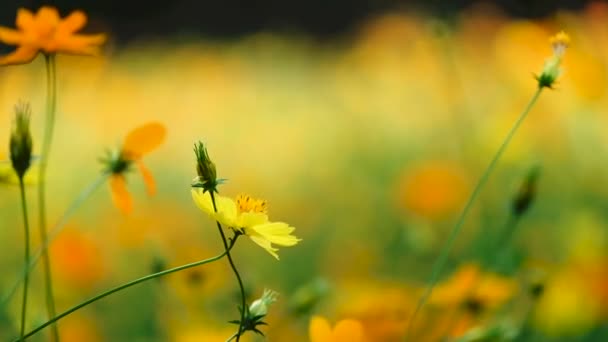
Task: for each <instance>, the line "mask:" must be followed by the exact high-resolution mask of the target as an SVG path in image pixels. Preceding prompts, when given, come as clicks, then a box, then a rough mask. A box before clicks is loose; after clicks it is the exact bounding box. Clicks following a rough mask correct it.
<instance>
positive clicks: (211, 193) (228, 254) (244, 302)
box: [209, 191, 247, 342]
mask: <svg viewBox="0 0 608 342" xmlns="http://www.w3.org/2000/svg"><path fill="white" fill-rule="evenodd" d="M209 194H210V195H211V203H213V210H214V211H215V212H217V207H216V205H215V195H214V194H213V191H209ZM216 223H217V229H218V230H219V232H220V236H221V237H222V242H223V243H224V248H225V249H226V255H227V256H228V262H229V263H230V267H231V268H232V271H234V275H235V276H236V280H237V281H238V283H239V289H240V291H241V310H240V311H241V312H240V314H241V320H240V322H239V330H238V331H237V332H236V334H235V335H236V342H239V340H240V338H241V335H242V334H243V323H244V322H245V310H246V309H247V302H246V298H245V287H244V286H243V280H242V279H241V275H240V274H239V271H238V270H237V269H236V266H235V265H234V261H233V260H232V256H231V255H230V252H229V248H228V242H227V241H226V236H225V235H224V230H223V229H222V226H221V225H220V223H219V222H218V221H216Z"/></svg>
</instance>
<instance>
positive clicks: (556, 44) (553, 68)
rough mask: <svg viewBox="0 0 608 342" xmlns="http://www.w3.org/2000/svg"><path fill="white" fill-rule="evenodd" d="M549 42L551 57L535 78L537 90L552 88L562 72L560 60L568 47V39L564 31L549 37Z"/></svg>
mask: <svg viewBox="0 0 608 342" xmlns="http://www.w3.org/2000/svg"><path fill="white" fill-rule="evenodd" d="M550 42H551V47H552V48H553V56H551V57H550V58H549V59H547V61H546V62H545V65H544V66H543V70H542V72H541V73H540V75H537V76H536V80H537V81H538V87H539V88H544V87H547V88H552V87H553V84H554V83H555V81H557V78H558V77H559V76H560V74H561V72H562V70H561V63H562V58H563V56H564V53H565V52H566V49H567V48H568V45H570V37H569V36H568V35H567V34H566V33H565V32H564V31H560V32H559V33H557V34H556V35H554V36H553V37H551V39H550Z"/></svg>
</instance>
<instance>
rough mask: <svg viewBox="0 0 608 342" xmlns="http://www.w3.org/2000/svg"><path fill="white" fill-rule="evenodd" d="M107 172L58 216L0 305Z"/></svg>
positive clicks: (11, 294) (12, 292)
mask: <svg viewBox="0 0 608 342" xmlns="http://www.w3.org/2000/svg"><path fill="white" fill-rule="evenodd" d="M107 177H108V174H107V173H103V174H102V175H101V176H100V177H99V178H97V179H96V180H95V181H93V183H91V184H89V185H88V186H87V187H86V188H84V190H82V192H81V193H80V194H79V195H78V197H76V199H75V200H74V201H73V202H72V204H70V206H69V207H68V209H67V210H66V211H65V212H64V213H63V215H62V216H61V217H60V218H59V220H58V221H57V223H55V225H54V226H53V228H51V230H50V233H49V235H48V240H47V241H46V242H43V243H42V245H41V246H39V247H38V249H36V251H35V252H34V253H33V255H32V257H31V259H30V262H29V263H28V264H27V265H26V266H25V267H24V269H23V271H22V272H21V276H20V277H19V278H17V280H15V283H14V284H13V286H12V287H11V290H10V291H9V292H7V294H6V295H5V296H4V297H3V298H2V300H1V301H0V307H2V306H4V305H6V303H7V302H8V301H9V300H10V299H11V298H12V297H13V295H14V294H15V293H16V292H17V289H18V288H19V285H20V284H21V281H24V280H25V277H26V276H27V275H28V274H29V273H30V272H31V271H32V269H33V268H34V266H35V265H36V263H37V262H38V260H39V259H40V257H41V256H42V255H43V253H45V252H46V250H47V249H48V248H49V245H50V244H51V242H52V241H53V240H54V239H55V238H56V237H57V235H58V234H59V233H60V232H61V230H62V228H63V227H64V226H65V224H66V223H67V221H68V219H69V218H70V217H71V216H72V215H73V214H74V213H75V212H76V210H77V209H78V208H80V206H81V205H82V204H83V203H84V202H85V201H86V200H87V199H88V198H89V197H91V195H92V194H93V193H94V192H95V190H97V189H98V188H99V187H100V186H101V185H102V184H103V183H104V182H105V181H106V179H107Z"/></svg>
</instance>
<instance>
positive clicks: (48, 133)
mask: <svg viewBox="0 0 608 342" xmlns="http://www.w3.org/2000/svg"><path fill="white" fill-rule="evenodd" d="M44 61H45V65H46V91H47V95H46V122H45V125H44V137H43V139H42V152H41V154H40V168H39V169H38V181H39V184H38V220H39V226H40V241H41V243H42V244H46V243H47V241H48V238H47V227H46V200H45V197H46V167H47V164H48V160H49V153H50V151H51V142H52V141H53V129H54V127H55V111H56V107H57V76H56V73H55V54H44ZM42 259H43V264H44V285H45V291H46V309H47V313H48V316H49V319H52V318H53V317H55V314H56V310H55V297H54V295H53V283H52V275H51V260H50V259H49V253H48V250H44V251H43V253H42ZM52 330H53V339H54V341H55V342H58V341H59V330H58V328H57V326H56V325H53V328H52Z"/></svg>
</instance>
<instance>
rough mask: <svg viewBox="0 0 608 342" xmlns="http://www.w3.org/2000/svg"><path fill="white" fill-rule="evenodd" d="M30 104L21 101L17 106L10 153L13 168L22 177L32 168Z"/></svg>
mask: <svg viewBox="0 0 608 342" xmlns="http://www.w3.org/2000/svg"><path fill="white" fill-rule="evenodd" d="M30 113H31V110H30V106H29V105H28V104H27V103H19V104H17V105H16V106H15V121H14V124H13V129H12V131H11V137H10V145H9V146H10V154H11V163H12V165H13V169H14V170H15V172H16V173H17V176H19V178H20V179H23V176H24V175H25V173H26V172H27V170H28V169H29V168H30V164H31V160H32V135H31V133H30Z"/></svg>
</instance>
